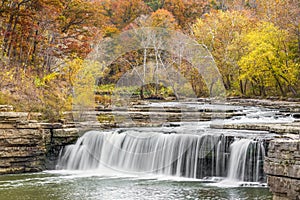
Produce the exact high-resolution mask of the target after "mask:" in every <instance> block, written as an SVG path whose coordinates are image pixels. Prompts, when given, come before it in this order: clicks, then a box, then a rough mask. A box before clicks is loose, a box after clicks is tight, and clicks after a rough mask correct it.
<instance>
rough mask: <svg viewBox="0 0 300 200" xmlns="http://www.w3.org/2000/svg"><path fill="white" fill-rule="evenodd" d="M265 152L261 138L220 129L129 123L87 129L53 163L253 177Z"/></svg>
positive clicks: (68, 166)
mask: <svg viewBox="0 0 300 200" xmlns="http://www.w3.org/2000/svg"><path fill="white" fill-rule="evenodd" d="M232 142H233V143H232ZM230 143H231V145H230ZM229 145H230V147H229ZM229 155H230V156H229ZM263 155H264V150H263V145H262V142H258V141H254V140H253V139H235V140H234V141H233V138H232V137H225V136H224V135H219V134H212V135H211V134H206V133H202V134H199V135H194V134H193V135H189V134H178V133H176V134H175V133H171V134H163V133H162V132H159V131H137V130H132V129H123V130H116V131H107V132H100V131H89V132H87V133H85V134H84V135H83V136H82V137H81V138H79V139H78V141H77V143H76V144H74V145H69V146H67V147H65V149H64V150H63V151H62V152H61V157H60V159H59V162H58V165H57V169H65V170H86V171H103V170H107V169H109V171H116V173H124V172H125V173H127V174H128V173H131V174H132V173H134V174H157V175H164V176H176V177H186V178H193V179H203V178H204V179H207V180H209V179H208V177H216V176H217V177H226V175H227V174H228V179H229V180H234V181H252V182H253V181H261V179H262V178H261V177H263V174H262V165H261V164H262V163H261V162H262V161H261V160H262V158H263ZM247 160H248V161H247Z"/></svg>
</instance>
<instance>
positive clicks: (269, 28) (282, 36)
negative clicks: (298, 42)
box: [239, 22, 299, 96]
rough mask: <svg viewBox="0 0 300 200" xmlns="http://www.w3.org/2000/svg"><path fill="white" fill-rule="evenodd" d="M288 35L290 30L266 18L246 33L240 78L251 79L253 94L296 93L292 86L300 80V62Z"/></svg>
mask: <svg viewBox="0 0 300 200" xmlns="http://www.w3.org/2000/svg"><path fill="white" fill-rule="evenodd" d="M287 38H288V32H287V31H285V30H281V29H279V28H278V27H276V26H275V25H274V24H272V23H266V22H265V23H260V24H259V26H258V27H257V28H256V29H254V30H253V31H251V32H249V33H248V34H247V35H246V36H245V37H244V41H245V42H246V43H247V53H246V54H245V55H244V56H243V57H242V58H241V59H240V61H239V65H240V66H241V69H242V73H241V75H240V78H241V79H244V80H245V79H248V80H249V81H250V83H251V84H252V91H253V94H254V95H262V96H266V95H268V94H271V95H276V94H277V93H276V91H280V93H281V95H283V96H285V95H286V93H287V91H290V92H292V93H294V94H296V91H295V89H294V87H293V86H294V84H295V83H296V82H297V73H298V71H299V63H297V62H295V60H294V58H295V57H294V56H293V55H291V52H290V50H289V48H288V47H289V45H288V44H287V42H286V41H287ZM257 91H258V92H259V93H257ZM274 91H275V93H274ZM272 92H273V93H272Z"/></svg>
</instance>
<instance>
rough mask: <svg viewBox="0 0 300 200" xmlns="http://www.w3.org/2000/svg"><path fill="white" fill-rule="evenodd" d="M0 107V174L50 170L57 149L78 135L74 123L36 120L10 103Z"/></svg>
mask: <svg viewBox="0 0 300 200" xmlns="http://www.w3.org/2000/svg"><path fill="white" fill-rule="evenodd" d="M4 108H5V109H4ZM0 109H1V110H2V111H6V112H0V174H8V173H25V172H38V171H42V170H45V169H51V168H53V167H54V163H55V160H56V158H57V156H58V154H59V151H60V149H61V148H62V147H63V146H65V145H67V144H72V143H74V142H75V141H76V140H77V138H78V136H79V135H78V129H77V128H75V125H74V124H67V125H64V124H58V123H57V124H51V123H39V122H38V121H36V120H26V119H27V117H28V113H22V112H11V110H12V109H11V107H10V106H0ZM36 116H38V115H36Z"/></svg>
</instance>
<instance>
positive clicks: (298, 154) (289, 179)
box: [264, 139, 300, 200]
mask: <svg viewBox="0 0 300 200" xmlns="http://www.w3.org/2000/svg"><path fill="white" fill-rule="evenodd" d="M264 170H265V173H266V174H267V180H268V185H269V186H270V190H271V191H272V193H273V194H274V197H273V199H274V200H277V199H278V200H279V199H280V200H288V199H289V200H290V199H295V200H299V199H300V140H287V139H276V140H272V141H270V143H269V149H268V154H267V157H266V158H265V165H264Z"/></svg>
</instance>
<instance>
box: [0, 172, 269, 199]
mask: <svg viewBox="0 0 300 200" xmlns="http://www.w3.org/2000/svg"><path fill="white" fill-rule="evenodd" d="M0 199H1V200H10V199H11V200H18V199H22V200H23V199H24V200H25V199H30V200H31V199H45V200H46V199H53V200H56V199H57V200H66V199H70V200H75V199H125V200H126V199H128V200H135V199H137V200H138V199H149V200H150V199H151V200H152V199H162V200H165V199H224V200H225V199H249V200H253V199H262V200H267V199H272V194H271V193H270V192H269V189H268V188H264V187H219V186H212V185H211V184H210V183H205V182H204V181H200V180H197V181H196V180H194V179H191V180H189V179H184V178H174V177H163V176H150V175H148V176H147V175H145V176H140V175H132V176H129V175H128V176H127V175H124V174H123V175H121V174H119V175H114V176H111V175H103V172H99V173H95V172H93V173H92V172H90V173H89V172H78V171H77V172H72V171H47V172H43V173H35V174H22V175H6V176H0Z"/></svg>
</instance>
